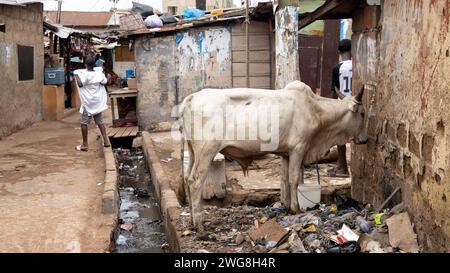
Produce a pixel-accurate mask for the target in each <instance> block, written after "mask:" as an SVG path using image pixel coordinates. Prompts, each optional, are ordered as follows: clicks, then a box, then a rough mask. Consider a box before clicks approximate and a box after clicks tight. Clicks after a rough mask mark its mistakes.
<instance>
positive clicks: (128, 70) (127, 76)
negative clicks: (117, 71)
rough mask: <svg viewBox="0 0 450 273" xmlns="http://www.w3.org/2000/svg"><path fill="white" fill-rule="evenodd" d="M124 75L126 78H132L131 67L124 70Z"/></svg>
mask: <svg viewBox="0 0 450 273" xmlns="http://www.w3.org/2000/svg"><path fill="white" fill-rule="evenodd" d="M125 77H126V78H127V79H128V78H134V71H133V70H131V69H127V70H125Z"/></svg>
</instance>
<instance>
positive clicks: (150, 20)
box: [144, 15, 163, 28]
mask: <svg viewBox="0 0 450 273" xmlns="http://www.w3.org/2000/svg"><path fill="white" fill-rule="evenodd" d="M144 24H145V26H146V27H148V28H157V27H162V26H163V22H162V20H161V19H160V18H159V17H158V15H151V16H149V17H147V18H146V19H145V20H144Z"/></svg>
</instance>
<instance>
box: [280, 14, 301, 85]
mask: <svg viewBox="0 0 450 273" xmlns="http://www.w3.org/2000/svg"><path fill="white" fill-rule="evenodd" d="M298 13H299V8H298V7H293V6H287V7H283V8H281V9H279V10H278V11H277V13H276V14H275V54H276V57H275V59H276V61H275V71H276V72H275V75H276V76H275V88H277V89H280V88H284V87H285V86H286V84H288V83H290V82H291V81H294V80H300V71H299V63H298Z"/></svg>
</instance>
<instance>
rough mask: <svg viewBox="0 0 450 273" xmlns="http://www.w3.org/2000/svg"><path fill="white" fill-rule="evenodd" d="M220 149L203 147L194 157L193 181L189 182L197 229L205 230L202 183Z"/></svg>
mask: <svg viewBox="0 0 450 273" xmlns="http://www.w3.org/2000/svg"><path fill="white" fill-rule="evenodd" d="M218 152H219V150H218V149H214V148H203V149H202V150H201V151H200V153H196V155H195V158H194V165H193V168H192V170H191V175H190V178H191V181H190V183H189V195H190V206H191V217H192V223H193V225H194V227H195V228H196V229H197V231H199V232H202V231H203V222H202V204H201V203H202V185H203V183H204V182H205V180H206V176H207V175H208V170H209V167H210V166H211V161H212V160H213V159H214V157H215V156H216V154H217V153H218Z"/></svg>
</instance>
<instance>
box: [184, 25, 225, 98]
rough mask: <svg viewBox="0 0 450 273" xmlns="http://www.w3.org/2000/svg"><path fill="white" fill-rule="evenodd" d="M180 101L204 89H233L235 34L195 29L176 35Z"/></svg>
mask: <svg viewBox="0 0 450 273" xmlns="http://www.w3.org/2000/svg"><path fill="white" fill-rule="evenodd" d="M176 46H177V49H176V55H177V67H178V77H179V78H178V88H179V90H180V101H181V100H182V99H184V98H185V97H186V96H188V95H190V94H192V93H194V92H197V91H199V90H201V89H203V88H209V87H211V88H229V87H231V32H230V29H228V28H223V27H220V28H212V29H192V30H189V31H184V32H179V33H177V34H176Z"/></svg>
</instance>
